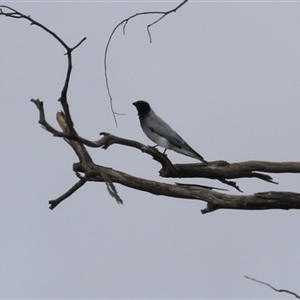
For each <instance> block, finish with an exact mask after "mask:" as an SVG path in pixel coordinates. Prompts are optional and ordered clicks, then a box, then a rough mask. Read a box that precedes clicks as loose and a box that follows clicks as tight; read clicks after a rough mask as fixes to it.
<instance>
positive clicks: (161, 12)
mask: <svg viewBox="0 0 300 300" xmlns="http://www.w3.org/2000/svg"><path fill="white" fill-rule="evenodd" d="M187 2H188V0H184V1H183V2H181V3H180V4H179V5H177V6H176V7H175V8H173V9H171V10H168V11H145V12H140V13H136V14H134V15H132V16H130V17H128V18H126V19H124V20H122V21H121V22H120V23H118V24H117V25H116V26H115V28H114V29H113V30H112V32H111V34H110V36H109V38H108V41H107V43H106V46H105V52H104V75H105V84H106V90H107V93H108V96H109V102H110V109H111V112H112V113H113V117H114V120H115V124H116V126H118V123H117V119H116V115H120V113H117V112H115V111H114V108H113V103H112V101H113V98H112V95H111V92H110V88H109V83H108V75H107V53H108V48H109V45H110V42H111V40H112V37H113V36H114V34H115V32H116V30H117V29H118V28H119V27H120V26H122V25H123V34H125V29H126V26H127V24H128V22H129V21H130V20H131V19H133V18H136V17H139V16H143V15H156V14H158V15H162V16H161V17H160V18H158V19H157V20H156V21H154V22H152V23H151V24H148V25H147V32H148V35H149V40H150V43H152V37H151V33H150V27H151V26H153V25H154V24H156V23H158V22H159V21H160V20H162V19H163V18H164V17H166V16H167V15H169V14H171V13H175V12H176V11H177V10H178V9H179V8H181V7H182V6H183V5H184V4H185V3H187Z"/></svg>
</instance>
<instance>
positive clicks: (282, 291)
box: [245, 276, 300, 299]
mask: <svg viewBox="0 0 300 300" xmlns="http://www.w3.org/2000/svg"><path fill="white" fill-rule="evenodd" d="M245 278H247V279H250V280H253V281H255V282H258V283H261V284H264V285H266V286H268V287H270V288H271V289H272V290H274V291H276V292H279V293H287V294H291V295H293V296H295V297H296V298H298V299H300V296H299V295H297V294H296V293H294V292H291V291H289V290H284V289H276V288H274V287H273V286H271V285H270V284H269V283H266V282H263V281H260V280H257V279H254V278H251V277H249V276H245Z"/></svg>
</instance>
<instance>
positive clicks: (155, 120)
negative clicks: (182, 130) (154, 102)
mask: <svg viewBox="0 0 300 300" xmlns="http://www.w3.org/2000/svg"><path fill="white" fill-rule="evenodd" d="M146 123H147V126H148V127H149V129H150V130H151V131H152V132H154V133H156V134H158V135H160V136H161V137H163V138H166V139H167V140H168V141H169V142H170V143H171V144H173V145H174V146H176V147H179V148H182V146H183V145H185V144H187V143H186V142H185V141H184V140H183V139H182V138H181V137H180V136H179V134H177V132H176V131H175V130H173V129H172V128H171V126H170V125H168V124H167V123H166V122H165V121H164V120H162V119H161V118H160V117H158V116H157V115H155V114H150V115H149V116H148V118H147V120H146Z"/></svg>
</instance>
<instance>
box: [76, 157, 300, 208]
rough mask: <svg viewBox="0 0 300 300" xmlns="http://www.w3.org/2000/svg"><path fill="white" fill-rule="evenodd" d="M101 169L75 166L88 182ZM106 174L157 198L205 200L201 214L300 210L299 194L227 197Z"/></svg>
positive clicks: (111, 172) (110, 171)
mask: <svg viewBox="0 0 300 300" xmlns="http://www.w3.org/2000/svg"><path fill="white" fill-rule="evenodd" d="M103 168H104V167H102V166H98V165H94V164H93V165H85V166H84V165H82V164H80V163H76V164H74V165H73V170H74V171H75V172H83V173H85V174H87V173H88V174H89V176H87V177H86V178H87V180H89V181H100V182H103V181H104V179H103V178H102V176H101V172H103ZM104 169H105V172H106V173H107V174H108V176H109V177H110V178H111V180H112V181H113V182H115V183H119V184H122V185H124V186H127V187H129V188H133V189H136V190H140V191H144V192H148V193H151V194H154V195H160V196H167V197H172V198H182V199H190V200H202V201H205V202H207V204H208V206H207V208H205V209H203V210H202V213H203V214H204V213H208V212H212V211H214V210H216V209H221V208H223V209H242V210H265V209H276V208H277V209H300V194H299V193H292V192H273V191H270V192H265V193H256V194H253V195H228V194H222V193H219V192H216V191H211V190H209V189H206V188H203V187H200V186H194V185H192V186H191V185H184V184H180V185H177V184H167V183H161V182H157V181H153V180H147V179H143V178H139V177H135V176H131V175H129V174H127V173H124V172H121V171H117V170H114V169H111V168H104Z"/></svg>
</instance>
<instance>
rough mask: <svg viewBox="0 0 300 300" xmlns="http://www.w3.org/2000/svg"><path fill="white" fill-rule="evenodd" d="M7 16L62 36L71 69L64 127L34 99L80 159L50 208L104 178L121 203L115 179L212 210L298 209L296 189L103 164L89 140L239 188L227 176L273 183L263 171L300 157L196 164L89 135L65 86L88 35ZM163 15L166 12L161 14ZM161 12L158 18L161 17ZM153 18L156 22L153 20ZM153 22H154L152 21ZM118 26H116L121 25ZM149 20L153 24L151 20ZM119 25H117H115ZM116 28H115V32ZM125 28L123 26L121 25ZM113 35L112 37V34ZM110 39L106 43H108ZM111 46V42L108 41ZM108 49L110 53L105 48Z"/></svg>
mask: <svg viewBox="0 0 300 300" xmlns="http://www.w3.org/2000/svg"><path fill="white" fill-rule="evenodd" d="M186 2H187V1H184V2H182V3H181V4H180V5H179V6H177V7H176V8H175V9H173V10H170V11H168V12H145V13H140V14H136V15H133V16H131V17H130V18H128V19H125V20H123V21H122V22H121V23H119V25H118V26H120V25H121V24H124V27H125V26H126V24H127V23H128V21H129V20H130V19H132V18H134V17H135V16H137V15H142V14H150V13H158V14H162V15H163V16H165V15H167V14H169V13H171V12H175V11H176V10H177V9H178V8H179V7H181V6H182V5H183V4H184V3H186ZM3 9H7V10H8V12H4V11H3ZM1 15H3V16H6V17H11V18H16V19H26V20H29V21H30V22H31V24H34V25H37V26H39V27H40V28H42V29H43V30H45V31H46V32H48V33H50V34H51V35H52V36H53V37H54V38H55V39H56V40H57V41H59V42H60V43H61V44H62V45H63V46H64V47H65V49H66V50H67V53H66V54H67V56H68V69H67V74H66V79H65V82H64V85H63V89H62V92H61V97H60V99H59V100H60V103H61V105H62V108H63V111H61V112H58V113H57V115H56V119H57V122H58V124H59V126H60V127H61V129H62V131H58V130H56V129H55V128H54V127H53V126H51V125H50V124H49V123H48V122H47V120H46V116H45V112H44V106H43V102H42V101H40V100H38V99H36V100H34V99H32V100H31V101H32V102H33V103H34V104H35V105H36V107H37V109H38V111H39V121H38V122H39V123H40V124H41V126H42V127H43V128H44V129H45V130H46V131H48V132H50V133H52V134H53V135H54V136H57V137H61V138H63V139H64V141H66V142H67V143H68V145H70V146H71V147H72V149H73V150H74V152H75V153H76V155H77V156H78V159H79V162H77V163H74V164H73V170H74V172H75V175H76V176H77V177H78V178H79V181H78V182H77V183H75V184H74V185H73V187H71V188H70V189H69V190H68V191H67V192H66V193H64V194H63V195H61V196H60V197H58V198H57V199H55V200H51V201H49V204H50V209H53V208H55V207H56V206H57V205H58V204H59V203H61V202H62V201H63V200H65V199H67V198H68V197H69V196H71V195H72V194H73V193H74V192H75V191H77V190H78V189H79V188H80V187H82V186H83V185H84V184H85V183H86V182H87V181H93V182H104V183H105V184H106V187H107V189H108V192H109V194H110V195H111V196H113V197H114V198H115V199H116V201H117V203H119V204H122V203H123V201H122V199H121V198H120V196H119V195H118V193H117V190H116V186H115V184H121V185H123V186H126V187H129V188H132V189H136V190H139V191H144V192H148V193H152V194H154V195H161V196H167V197H173V198H181V199H190V200H201V201H204V202H206V203H207V207H206V208H205V209H203V210H202V213H203V214H204V213H208V212H212V211H215V210H217V209H242V210H264V209H300V194H298V193H293V192H275V191H269V192H263V193H255V194H253V195H229V194H224V193H221V192H220V189H219V191H215V190H214V189H215V188H213V187H206V186H201V185H196V184H180V183H175V184H167V183H163V182H158V181H153V180H147V179H144V178H139V177H135V176H132V175H130V174H127V173H124V172H122V171H118V170H114V169H112V168H108V167H105V166H100V165H96V164H95V163H94V162H93V160H92V158H91V156H90V154H89V153H88V151H87V149H86V148H85V146H88V147H93V148H103V149H108V148H109V147H110V146H111V145H113V144H120V145H124V146H128V147H133V148H136V149H139V150H141V151H142V152H143V153H145V154H148V155H150V156H152V158H153V159H154V160H156V161H157V162H159V163H160V164H161V166H162V169H161V170H160V171H159V174H160V176H162V177H171V178H192V177H194V178H210V179H214V180H219V181H221V182H223V183H225V184H229V185H231V186H233V187H234V188H236V189H239V187H238V186H237V184H236V183H235V182H232V181H229V179H233V178H245V177H247V178H258V179H261V180H264V181H267V182H269V183H275V182H274V181H273V179H272V177H271V176H269V175H267V174H264V173H261V172H268V173H287V172H288V173H300V163H299V162H285V163H273V162H259V161H248V162H240V163H233V164H229V163H228V162H225V161H217V162H213V163H214V165H215V166H216V168H214V169H212V168H208V167H206V166H204V165H203V164H201V163H198V164H174V165H173V164H172V162H171V161H170V160H169V159H168V157H167V156H166V155H164V154H163V153H161V152H159V151H158V150H157V149H155V148H153V147H149V146H146V145H143V144H141V143H139V142H137V141H133V140H129V139H124V138H121V137H117V136H113V135H111V134H108V133H101V134H102V138H101V139H99V140H96V141H90V140H87V139H85V138H83V137H81V136H79V135H78V134H77V132H76V130H75V128H74V124H73V121H72V119H71V114H70V110H69V105H68V99H67V91H68V86H69V81H70V76H71V71H72V51H73V50H74V49H76V48H77V47H79V46H80V45H81V43H82V42H83V41H84V40H85V39H82V40H81V41H80V42H79V43H78V44H77V45H75V46H74V47H73V48H70V47H69V46H67V45H66V44H65V42H63V41H62V40H61V39H60V38H59V37H58V36H57V35H56V34H55V33H53V32H52V31H51V30H49V29H48V28H46V27H45V26H44V25H42V24H40V23H38V22H36V21H35V20H33V19H32V18H31V17H30V16H26V15H24V14H22V13H20V12H18V11H16V10H14V9H11V8H10V7H8V6H0V16H1ZM163 16H162V17H163ZM162 17H161V18H159V19H158V20H157V22H158V21H159V20H161V19H162ZM153 24H155V22H154V23H153ZM153 24H152V25H153ZM118 26H117V27H118ZM149 26H151V24H149ZM117 27H116V28H117ZM116 28H115V29H114V31H113V32H112V34H111V37H112V35H113V33H114V32H115V30H116ZM123 29H124V30H125V28H123ZM111 37H110V39H109V42H110V40H111ZM109 42H108V45H109ZM107 48H108V46H107ZM106 54H107V53H106Z"/></svg>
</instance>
